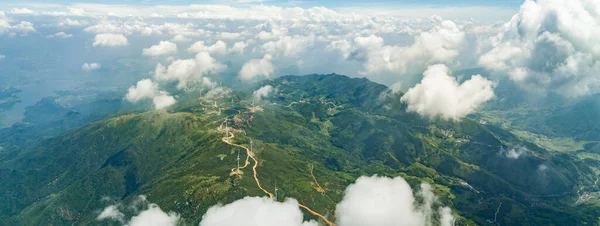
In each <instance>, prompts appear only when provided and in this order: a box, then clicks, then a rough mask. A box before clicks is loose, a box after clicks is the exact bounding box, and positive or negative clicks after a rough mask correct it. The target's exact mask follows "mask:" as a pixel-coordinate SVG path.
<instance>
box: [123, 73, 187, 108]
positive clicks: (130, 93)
mask: <svg viewBox="0 0 600 226" xmlns="http://www.w3.org/2000/svg"><path fill="white" fill-rule="evenodd" d="M125 99H126V100H128V101H129V102H131V103H137V102H139V101H141V100H144V99H152V104H153V105H154V109H163V108H166V107H170V106H172V105H174V104H175V103H177V101H176V100H175V98H174V97H173V96H171V95H169V94H168V93H167V92H166V91H164V90H159V87H158V84H156V83H154V82H153V81H152V80H150V79H143V80H140V81H138V82H137V84H136V85H135V86H131V87H129V89H128V90H127V94H126V95H125Z"/></svg>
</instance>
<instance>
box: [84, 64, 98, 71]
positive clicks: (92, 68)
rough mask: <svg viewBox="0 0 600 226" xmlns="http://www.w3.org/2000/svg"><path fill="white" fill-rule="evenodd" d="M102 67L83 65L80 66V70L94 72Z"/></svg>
mask: <svg viewBox="0 0 600 226" xmlns="http://www.w3.org/2000/svg"><path fill="white" fill-rule="evenodd" d="M101 67H102V65H100V64H99V63H85V64H83V65H81V70H83V71H87V72H90V71H95V70H98V69H100V68H101Z"/></svg>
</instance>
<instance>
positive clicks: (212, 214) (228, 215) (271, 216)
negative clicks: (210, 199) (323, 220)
mask: <svg viewBox="0 0 600 226" xmlns="http://www.w3.org/2000/svg"><path fill="white" fill-rule="evenodd" d="M303 219H304V217H303V214H302V211H301V210H300V208H299V207H298V201H296V200H295V199H287V200H285V201H284V202H275V201H274V200H273V199H270V198H267V197H262V198H259V197H246V198H243V199H241V200H238V201H235V202H233V203H231V204H228V205H224V206H222V205H216V206H213V207H211V208H210V209H208V211H207V212H206V213H205V214H204V216H202V221H201V222H200V226H224V225H231V226H233V225H244V226H280V225H285V226H317V225H318V224H317V223H316V222H315V221H304V220H303Z"/></svg>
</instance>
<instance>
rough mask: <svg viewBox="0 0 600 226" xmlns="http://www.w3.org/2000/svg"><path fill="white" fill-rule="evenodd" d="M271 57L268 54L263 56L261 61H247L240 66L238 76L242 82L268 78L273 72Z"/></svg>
mask: <svg viewBox="0 0 600 226" xmlns="http://www.w3.org/2000/svg"><path fill="white" fill-rule="evenodd" d="M271 59H273V57H272V56H271V55H270V54H265V56H264V57H263V58H262V59H252V60H249V61H248V62H246V63H245V64H244V66H242V69H241V70H240V72H239V76H240V78H241V79H243V80H246V81H248V80H252V79H254V78H257V77H260V76H262V77H265V78H269V77H271V75H272V74H273V72H274V71H275V69H274V67H273V63H271Z"/></svg>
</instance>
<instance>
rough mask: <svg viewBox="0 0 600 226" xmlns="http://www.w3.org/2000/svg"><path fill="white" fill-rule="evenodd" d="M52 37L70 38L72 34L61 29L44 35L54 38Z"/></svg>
mask: <svg viewBox="0 0 600 226" xmlns="http://www.w3.org/2000/svg"><path fill="white" fill-rule="evenodd" d="M54 37H58V38H71V37H73V35H72V34H67V33H65V32H62V31H61V32H57V33H55V34H53V35H47V36H46V38H54Z"/></svg>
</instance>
